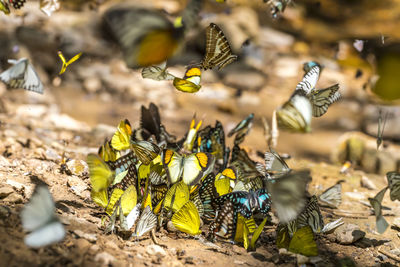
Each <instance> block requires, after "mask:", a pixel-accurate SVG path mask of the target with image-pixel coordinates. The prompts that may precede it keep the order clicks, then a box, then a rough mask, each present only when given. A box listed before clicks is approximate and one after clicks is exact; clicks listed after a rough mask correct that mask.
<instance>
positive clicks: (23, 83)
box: [0, 58, 43, 94]
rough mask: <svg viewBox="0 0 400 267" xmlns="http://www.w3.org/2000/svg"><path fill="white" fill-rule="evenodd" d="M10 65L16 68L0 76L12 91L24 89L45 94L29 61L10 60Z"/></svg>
mask: <svg viewBox="0 0 400 267" xmlns="http://www.w3.org/2000/svg"><path fill="white" fill-rule="evenodd" d="M8 63H10V64H13V65H14V66H12V67H11V68H9V69H8V70H6V71H4V72H2V73H1V74H0V80H1V81H3V82H4V83H5V84H7V86H8V87H9V88H11V89H16V88H23V89H25V90H29V91H34V92H36V93H40V94H43V84H42V82H41V81H40V78H39V76H38V74H37V73H36V71H35V70H34V69H33V67H32V65H31V64H30V63H29V60H28V59H26V58H21V59H19V60H15V59H9V60H8Z"/></svg>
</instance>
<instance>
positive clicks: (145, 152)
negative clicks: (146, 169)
mask: <svg viewBox="0 0 400 267" xmlns="http://www.w3.org/2000/svg"><path fill="white" fill-rule="evenodd" d="M131 149H132V150H133V152H135V155H136V156H137V157H138V158H139V160H140V161H141V162H142V163H143V164H145V165H148V164H150V163H151V162H152V161H153V160H154V159H155V158H157V156H158V155H159V154H160V148H159V147H158V146H157V145H156V144H153V143H151V142H148V141H135V140H131Z"/></svg>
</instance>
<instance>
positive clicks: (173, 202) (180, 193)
mask: <svg viewBox="0 0 400 267" xmlns="http://www.w3.org/2000/svg"><path fill="white" fill-rule="evenodd" d="M188 201H189V187H188V186H187V185H186V184H185V183H184V182H183V181H180V182H178V183H175V184H173V185H172V186H171V188H170V189H169V190H168V191H167V194H166V195H165V199H164V208H165V209H166V210H172V211H173V212H177V211H178V210H179V209H180V208H181V207H182V206H183V205H184V204H185V203H186V202H188Z"/></svg>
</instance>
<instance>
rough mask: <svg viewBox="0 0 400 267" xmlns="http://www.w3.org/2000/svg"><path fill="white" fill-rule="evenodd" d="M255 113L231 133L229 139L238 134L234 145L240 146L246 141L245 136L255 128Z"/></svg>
mask: <svg viewBox="0 0 400 267" xmlns="http://www.w3.org/2000/svg"><path fill="white" fill-rule="evenodd" d="M253 119H254V113H251V114H250V115H249V116H247V117H246V118H245V119H244V120H242V121H241V122H239V123H238V124H237V125H236V126H235V128H233V129H232V130H230V131H229V133H228V137H231V136H232V135H234V134H236V136H235V140H234V144H235V145H239V144H240V143H242V142H243V141H244V138H245V136H246V135H247V134H248V133H249V132H250V129H251V127H252V126H253Z"/></svg>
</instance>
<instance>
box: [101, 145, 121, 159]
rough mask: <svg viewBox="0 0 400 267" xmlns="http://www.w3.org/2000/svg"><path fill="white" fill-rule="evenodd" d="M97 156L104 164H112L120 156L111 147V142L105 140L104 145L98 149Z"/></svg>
mask: <svg viewBox="0 0 400 267" xmlns="http://www.w3.org/2000/svg"><path fill="white" fill-rule="evenodd" d="M98 154H99V156H100V158H102V159H103V160H104V161H105V162H108V161H112V162H114V161H116V160H117V159H118V158H119V157H120V156H121V154H120V153H119V151H117V150H115V149H114V148H113V147H112V146H111V142H109V141H108V140H106V141H105V142H104V144H103V145H102V146H101V147H100V148H99V152H98Z"/></svg>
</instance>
